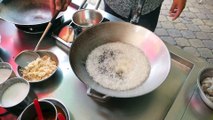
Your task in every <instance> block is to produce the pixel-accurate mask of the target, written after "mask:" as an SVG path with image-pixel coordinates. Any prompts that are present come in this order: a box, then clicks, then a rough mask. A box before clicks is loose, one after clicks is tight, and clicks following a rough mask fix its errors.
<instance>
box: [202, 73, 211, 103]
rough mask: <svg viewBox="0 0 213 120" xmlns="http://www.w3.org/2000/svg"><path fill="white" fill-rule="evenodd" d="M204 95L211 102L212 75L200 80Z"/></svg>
mask: <svg viewBox="0 0 213 120" xmlns="http://www.w3.org/2000/svg"><path fill="white" fill-rule="evenodd" d="M201 86H202V90H203V92H204V93H205V95H206V97H207V98H208V99H209V100H211V101H212V102H213V77H207V78H205V79H204V80H203V81H202V82H201Z"/></svg>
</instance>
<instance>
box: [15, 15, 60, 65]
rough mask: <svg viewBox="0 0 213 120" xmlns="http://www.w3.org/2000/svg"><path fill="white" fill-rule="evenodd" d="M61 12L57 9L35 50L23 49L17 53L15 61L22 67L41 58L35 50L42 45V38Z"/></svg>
mask: <svg viewBox="0 0 213 120" xmlns="http://www.w3.org/2000/svg"><path fill="white" fill-rule="evenodd" d="M59 13H60V11H56V14H55V15H54V16H53V18H52V19H51V21H50V22H49V23H48V25H47V27H46V29H45V31H44V32H43V34H42V36H41V38H40V39H39V41H38V43H37V45H36V47H35V49H34V51H29V50H26V51H22V52H21V53H20V54H18V55H17V57H16V58H15V62H16V63H17V64H18V65H19V66H21V67H25V66H27V65H28V64H29V63H30V62H32V61H34V60H36V59H37V58H39V57H40V56H39V54H38V53H36V52H35V51H37V50H38V47H39V46H40V44H41V42H42V40H43V39H44V37H45V35H46V34H47V33H48V31H49V29H50V28H51V26H52V24H53V22H54V20H55V19H56V17H57V16H58V14H59Z"/></svg>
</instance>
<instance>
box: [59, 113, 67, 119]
mask: <svg viewBox="0 0 213 120" xmlns="http://www.w3.org/2000/svg"><path fill="white" fill-rule="evenodd" d="M58 119H59V120H66V118H65V117H64V115H63V114H62V113H58Z"/></svg>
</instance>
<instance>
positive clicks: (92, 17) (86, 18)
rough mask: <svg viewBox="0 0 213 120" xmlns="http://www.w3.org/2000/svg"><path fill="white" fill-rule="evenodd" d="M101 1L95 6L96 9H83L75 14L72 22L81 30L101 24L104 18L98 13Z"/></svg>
mask: <svg viewBox="0 0 213 120" xmlns="http://www.w3.org/2000/svg"><path fill="white" fill-rule="evenodd" d="M100 3H101V0H98V2H97V3H96V5H95V9H81V10H78V11H77V12H75V13H74V14H73V17H72V20H73V23H74V24H75V25H77V26H78V27H80V28H88V27H91V26H93V25H96V24H98V23H101V22H102V20H103V16H102V14H101V13H100V12H98V10H97V9H98V7H99V6H100Z"/></svg>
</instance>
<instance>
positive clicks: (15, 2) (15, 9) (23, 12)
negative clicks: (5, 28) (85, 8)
mask: <svg viewBox="0 0 213 120" xmlns="http://www.w3.org/2000/svg"><path fill="white" fill-rule="evenodd" d="M50 3H51V2H50V0H0V18H2V19H3V20H5V21H8V22H12V23H13V24H15V25H16V26H17V27H18V28H20V29H23V30H24V31H29V32H42V31H43V30H44V29H45V28H46V25H47V23H48V22H49V21H50V20H51V18H52V16H53V13H52V11H51V4H50ZM62 15H63V13H60V15H59V16H58V18H57V19H58V21H61V20H60V19H59V18H61V17H62Z"/></svg>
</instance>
